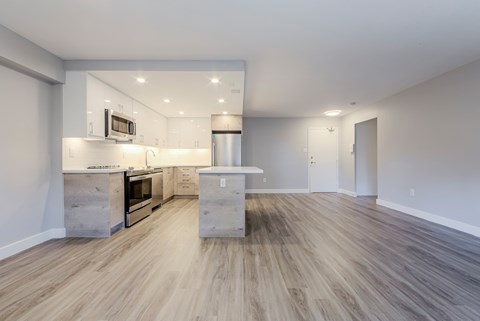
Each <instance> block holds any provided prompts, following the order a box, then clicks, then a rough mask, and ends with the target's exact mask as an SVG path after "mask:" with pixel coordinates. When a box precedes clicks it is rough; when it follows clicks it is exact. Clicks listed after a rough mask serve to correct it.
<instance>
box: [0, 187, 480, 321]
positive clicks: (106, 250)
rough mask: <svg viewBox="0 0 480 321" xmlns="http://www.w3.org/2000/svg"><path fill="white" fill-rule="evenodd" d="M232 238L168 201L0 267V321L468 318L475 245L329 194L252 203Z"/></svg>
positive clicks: (477, 253) (475, 307)
mask: <svg viewBox="0 0 480 321" xmlns="http://www.w3.org/2000/svg"><path fill="white" fill-rule="evenodd" d="M246 207H247V220H248V230H247V233H248V236H247V237H246V238H245V239H199V238H198V214H197V211H198V201H197V200H174V201H172V202H170V203H168V204H166V205H165V207H164V208H162V209H161V210H159V211H157V212H156V213H154V215H152V216H151V217H149V218H148V219H146V220H144V221H142V222H141V223H139V224H137V225H135V226H134V227H133V228H130V229H127V230H124V231H121V232H119V233H117V234H115V235H114V236H113V237H112V238H110V239H61V240H52V241H49V242H47V243H44V244H42V245H39V246H37V247H35V248H32V249H30V250H28V251H26V252H23V253H21V254H19V255H16V256H14V257H11V258H9V259H7V260H4V261H1V262H0V320H49V321H50V320H162V321H170V320H172V321H173V320H175V321H182V320H196V321H204V320H212V321H213V320H215V321H219V320H228V321H235V320H238V321H244V320H262V321H267V320H272V321H283V320H287V321H288V320H394V321H401V320H462V321H463V320H480V239H478V238H475V237H472V236H469V235H466V234H463V233H460V232H456V231H453V230H449V229H447V228H444V227H441V226H438V225H434V224H431V223H428V222H425V221H421V220H418V219H415V218H413V217H410V216H408V215H405V214H401V213H398V212H395V211H393V210H389V209H386V208H383V207H379V206H376V205H375V200H374V199H373V198H357V199H355V198H350V197H348V196H345V195H340V194H296V195H293V194H292V195H286V194H284V195H253V196H249V197H248V199H247V204H246Z"/></svg>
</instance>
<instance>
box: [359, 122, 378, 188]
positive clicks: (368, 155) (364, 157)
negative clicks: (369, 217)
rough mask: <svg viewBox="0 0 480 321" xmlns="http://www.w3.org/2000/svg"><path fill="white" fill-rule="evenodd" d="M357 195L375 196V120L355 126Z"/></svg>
mask: <svg viewBox="0 0 480 321" xmlns="http://www.w3.org/2000/svg"><path fill="white" fill-rule="evenodd" d="M355 185H356V192H357V195H363V196H366V195H377V119H371V120H367V121H364V122H361V123H358V124H356V125H355Z"/></svg>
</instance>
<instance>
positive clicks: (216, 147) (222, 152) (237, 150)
mask: <svg viewBox="0 0 480 321" xmlns="http://www.w3.org/2000/svg"><path fill="white" fill-rule="evenodd" d="M212 164H213V166H242V134H237V133H221V134H216V133H213V134H212Z"/></svg>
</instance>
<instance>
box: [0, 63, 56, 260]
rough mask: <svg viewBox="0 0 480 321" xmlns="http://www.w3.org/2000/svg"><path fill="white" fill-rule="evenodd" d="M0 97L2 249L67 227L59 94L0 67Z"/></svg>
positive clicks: (22, 75) (41, 83)
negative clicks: (64, 224) (65, 225)
mask: <svg viewBox="0 0 480 321" xmlns="http://www.w3.org/2000/svg"><path fill="white" fill-rule="evenodd" d="M0 97H2V120H3V121H2V128H3V132H4V137H3V138H2V139H1V140H0V150H1V153H0V163H1V166H0V177H1V178H2V183H1V185H0V203H1V204H2V210H1V211H0V249H2V247H4V246H6V245H9V244H11V243H14V242H17V241H20V240H23V239H25V238H28V237H32V236H34V235H37V234H39V233H42V232H45V231H48V230H50V229H54V228H63V178H62V173H61V117H62V116H61V89H60V88H58V87H57V86H52V85H50V84H47V83H45V82H42V81H40V80H37V79H34V78H31V77H29V76H27V75H24V74H22V73H19V72H17V71H14V70H12V69H9V68H6V67H4V66H1V65H0ZM2 253H3V252H2ZM2 253H0V257H1V256H2Z"/></svg>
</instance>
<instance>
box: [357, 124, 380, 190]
mask: <svg viewBox="0 0 480 321" xmlns="http://www.w3.org/2000/svg"><path fill="white" fill-rule="evenodd" d="M374 119H376V120H377V128H376V130H377V132H376V141H375V144H376V145H377V155H376V157H377V183H376V184H377V195H376V196H377V198H378V116H375V117H372V118H368V119H365V120H362V121H359V122H356V123H354V124H353V145H354V146H355V147H354V152H353V183H354V193H355V197H357V196H374V195H358V188H357V184H358V178H357V161H358V158H357V125H358V124H362V123H365V122H367V121H371V120H374Z"/></svg>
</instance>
